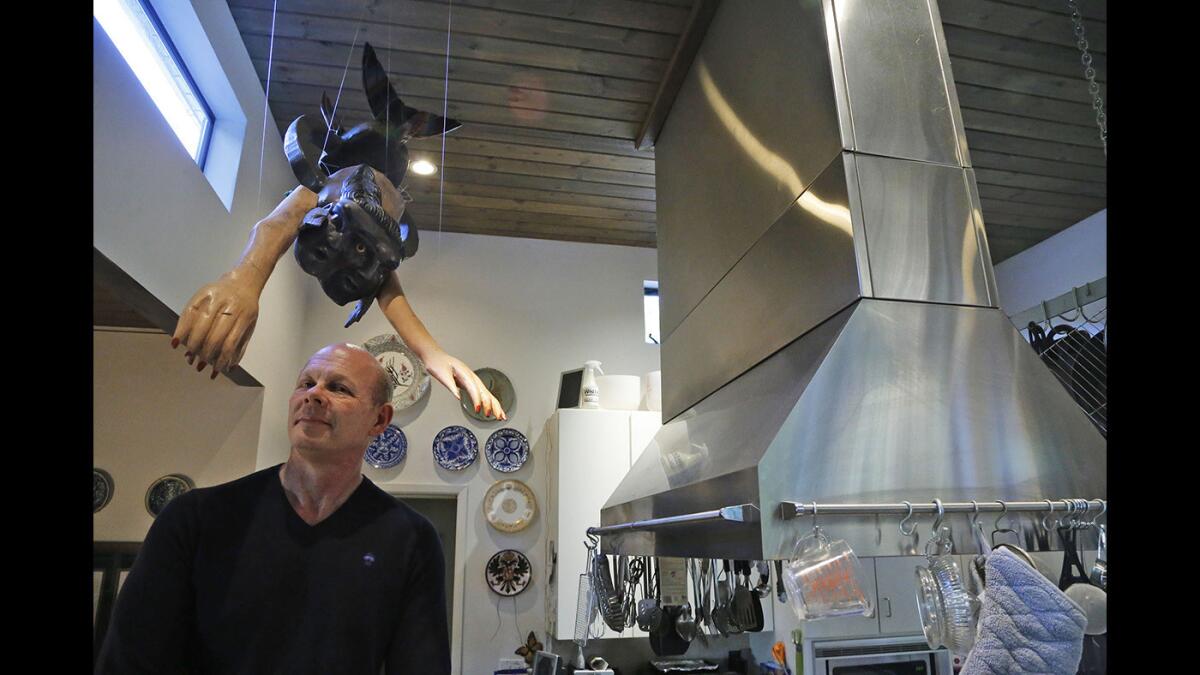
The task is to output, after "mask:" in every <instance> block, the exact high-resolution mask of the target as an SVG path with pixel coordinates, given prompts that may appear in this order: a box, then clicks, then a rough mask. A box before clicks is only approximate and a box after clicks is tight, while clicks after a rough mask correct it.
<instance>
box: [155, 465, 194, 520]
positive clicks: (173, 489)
mask: <svg viewBox="0 0 1200 675" xmlns="http://www.w3.org/2000/svg"><path fill="white" fill-rule="evenodd" d="M194 487H196V484H195V483H193V482H192V479H191V478H188V477H187V476H184V475H183V474H179V473H172V474H168V475H166V476H163V477H162V478H159V479H158V480H156V481H154V482H153V483H151V484H150V489H149V490H146V510H147V511H149V512H150V515H152V516H154V517H155V518H157V517H158V514H160V513H162V510H163V508H164V507H165V506H166V505H167V502H169V501H171V500H172V499H175V498H176V497H178V496H179V495H181V494H183V493H185V492H187V491H188V490H191V489H192V488H194Z"/></svg>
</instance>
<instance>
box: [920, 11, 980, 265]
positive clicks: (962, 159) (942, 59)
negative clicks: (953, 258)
mask: <svg viewBox="0 0 1200 675" xmlns="http://www.w3.org/2000/svg"><path fill="white" fill-rule="evenodd" d="M926 5H927V6H928V7H929V19H930V23H931V24H932V25H933V37H934V40H936V41H937V52H938V61H939V63H940V65H941V68H942V82H944V83H945V85H946V99H947V100H948V101H949V102H950V121H951V122H952V123H953V125H954V137H955V140H956V141H957V145H958V163H959V164H960V165H962V166H964V167H969V166H971V151H970V150H969V149H968V148H967V130H966V126H965V125H964V124H963V119H962V110H961V109H960V108H959V105H958V89H957V88H956V87H955V85H954V72H953V69H952V68H951V67H950V50H949V47H948V46H947V45H946V32H945V30H943V28H942V13H941V10H939V9H938V4H937V1H936V0H927V2H926ZM971 181H972V185H973V184H974V181H975V178H974V176H972V178H971ZM975 203H976V204H978V203H979V202H978V200H976V202H975ZM988 260H991V258H988Z"/></svg>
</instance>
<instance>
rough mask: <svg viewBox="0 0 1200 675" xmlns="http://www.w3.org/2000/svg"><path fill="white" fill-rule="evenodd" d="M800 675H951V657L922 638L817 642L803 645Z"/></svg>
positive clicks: (952, 671) (945, 651)
mask: <svg viewBox="0 0 1200 675" xmlns="http://www.w3.org/2000/svg"><path fill="white" fill-rule="evenodd" d="M806 647H807V648H806V649H805V650H804V651H805V652H807V653H806V654H805V656H806V657H808V658H806V659H805V663H806V666H807V667H805V669H804V675H953V673H954V670H953V668H954V658H953V657H952V656H951V654H950V652H949V651H948V650H946V649H930V648H929V644H928V643H927V642H925V637H924V636H922V635H916V636H913V635H906V636H900V637H885V638H868V639H861V640H836V641H830V640H821V641H813V642H812V643H810V644H808V645H806Z"/></svg>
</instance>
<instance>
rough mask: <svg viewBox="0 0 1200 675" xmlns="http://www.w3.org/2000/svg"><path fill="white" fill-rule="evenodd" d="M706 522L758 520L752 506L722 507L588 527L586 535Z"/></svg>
mask: <svg viewBox="0 0 1200 675" xmlns="http://www.w3.org/2000/svg"><path fill="white" fill-rule="evenodd" d="M706 520H725V521H729V522H734V523H757V522H758V520H759V518H758V507H757V506H755V505H754V504H738V505H737V506H724V507H721V508H719V509H715V510H712V511H702V512H700V513H686V514H683V515H678V516H667V517H664V518H650V519H648V520H635V521H633V522H631V523H619V524H617V525H608V526H605V527H589V528H588V529H587V533H588V534H590V535H605V534H616V533H619V532H627V531H632V530H656V529H659V528H663V527H670V526H672V525H683V524H687V523H700V522H704V521H706Z"/></svg>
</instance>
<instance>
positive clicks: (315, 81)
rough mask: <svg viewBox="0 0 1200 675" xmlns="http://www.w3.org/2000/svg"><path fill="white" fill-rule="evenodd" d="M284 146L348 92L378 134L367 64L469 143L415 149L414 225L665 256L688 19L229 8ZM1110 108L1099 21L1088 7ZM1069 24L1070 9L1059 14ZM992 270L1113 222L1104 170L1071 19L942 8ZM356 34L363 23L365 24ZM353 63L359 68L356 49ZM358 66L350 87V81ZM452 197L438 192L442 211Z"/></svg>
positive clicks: (243, 4)
mask: <svg viewBox="0 0 1200 675" xmlns="http://www.w3.org/2000/svg"><path fill="white" fill-rule="evenodd" d="M228 1H229V6H230V9H231V11H232V13H233V17H234V20H235V21H236V22H237V25H238V28H239V30H240V31H241V34H242V37H243V39H244V40H245V43H246V48H247V50H248V52H249V54H250V57H251V59H252V60H253V62H254V65H255V67H256V69H257V70H258V74H259V77H260V78H261V79H262V80H263V84H264V87H265V86H266V84H267V74H268V59H269V58H271V62H270V108H271V111H272V113H273V115H274V117H275V121H276V123H277V124H278V126H279V129H280V130H281V131H282V130H285V129H286V128H287V127H288V125H289V124H290V123H291V121H292V120H293V119H295V118H296V117H297V116H299V115H302V114H310V115H311V114H315V113H316V110H317V104H318V102H319V101H320V98H321V93H322V92H329V94H330V96H331V97H333V96H334V95H335V94H336V93H337V92H338V90H339V85H340V84H341V82H342V78H343V74H345V78H346V79H345V85H344V86H342V87H341V99H340V101H339V103H338V114H339V117H340V118H341V119H342V120H344V121H345V122H347V123H356V122H358V121H363V120H366V119H368V117H369V115H370V113H369V111H368V110H369V109H368V107H367V103H366V97H365V95H364V94H363V91H362V86H361V74H360V70H359V64H360V63H361V58H362V52H361V45H362V43H363V42H364V41H369V42H371V44H372V46H374V47H375V49H376V52H377V53H378V55H379V58H380V60H381V61H382V62H383V64H384V66H385V68H387V69H388V71H389V72H390V73H391V76H392V79H393V81H394V82H395V83H396V85H397V88H398V90H399V92H400V94H401V96H402V98H403V99H404V101H405V103H407V104H408V105H411V106H414V107H417V108H421V109H425V110H430V111H435V112H440V111H441V110H442V107H443V93H444V92H445V96H446V101H445V105H446V109H447V110H448V115H449V116H450V117H453V118H456V119H458V120H459V121H461V122H462V123H463V127H462V128H461V129H459V130H457V131H455V132H453V133H451V134H449V135H448V136H447V138H446V140H445V159H444V161H443V160H442V158H441V154H442V150H443V147H442V139H441V138H436V139H424V140H414V141H413V142H411V143H410V148H411V150H412V157H413V159H416V158H419V157H422V156H424V157H427V158H428V159H430V160H432V161H433V163H434V164H436V165H438V166H439V167H441V172H440V175H439V174H435V175H434V176H431V177H420V176H416V175H415V174H413V173H411V172H410V174H409V178H408V179H407V180H408V186H407V188H408V191H409V193H410V194H411V195H412V196H413V199H414V201H413V203H412V204H410V205H409V209H410V211H411V212H412V214H413V215H414V216H415V217H416V218H417V223H418V225H419V226H420V227H421V228H422V229H424V230H426V231H428V230H430V229H436V228H437V223H438V214H439V199H440V201H441V207H440V211H441V223H442V224H441V229H442V230H443V231H446V232H472V233H479V234H493V235H507V236H519V237H535V238H548V239H559V240H568V241H584V242H596V243H609V244H624V245H632V246H654V245H655V237H654V231H655V226H654V223H655V220H654V219H655V215H654V209H655V194H654V153H653V149H652V148H651V149H648V150H642V151H639V150H636V149H634V139H635V138H637V136H638V133H639V130H640V129H641V127H642V124H643V122H644V121H645V119H646V117H647V114H648V112H649V109H650V106H651V104H652V103H653V101H654V98H655V95H656V92H657V90H658V87H659V83H660V82H661V81H662V80H663V78H664V77H665V76H666V74H667V70H668V63H669V62H670V59H671V56H672V54H673V52H674V50H675V48H676V45H677V44H678V43H679V42H680V38H681V35H683V33H684V31H685V28H686V26H687V25H688V19H689V15H690V12H691V8H692V7H691V6H692V4H693V3H692V0H659V1H650V0H604V1H603V2H592V1H589V0H454V2H453V11H452V12H451V13H450V16H449V20H450V28H451V30H450V39H449V49H450V62H449V73H448V78H449V85H448V87H445V86H444V78H445V77H446V76H447V73H446V68H447V64H446V59H445V53H446V48H447V38H446V27H447V4H446V3H445V2H443V1H442V0H392V1H388V0H365V2H348V1H345V0H342V1H338V0H279V2H278V8H277V13H276V16H275V19H274V48H273V49H274V52H273V55H272V53H271V49H272V47H271V27H272V7H273V5H274V4H275V2H274V0H228ZM1080 4H1081V5H1082V9H1083V12H1084V16H1085V19H1086V24H1085V25H1086V28H1087V36H1088V39H1089V42H1090V44H1091V50H1092V53H1093V57H1094V59H1095V66H1096V71H1097V80H1098V81H1100V82H1101V94H1102V95H1106V94H1107V90H1106V87H1105V82H1106V77H1105V51H1106V40H1105V33H1106V30H1105V26H1106V16H1107V15H1106V10H1105V3H1104V2H1093V1H1090V0H1081V3H1080ZM1060 5H1061V7H1060ZM939 7H940V9H941V14H942V20H943V23H944V26H945V31H946V41H947V44H948V46H949V50H950V55H951V59H952V67H953V70H954V75H955V79H956V81H957V85H958V96H959V100H960V104H961V107H962V113H963V120H964V123H965V125H966V127H967V141H968V145H969V147H970V148H971V155H972V159H973V161H974V164H975V166H976V169H977V171H976V175H977V179H978V183H979V191H980V198H981V200H982V203H983V211H984V219H985V222H986V224H987V231H988V235H989V236H988V238H989V242H990V245H991V249H992V257H993V260H995V261H997V262H998V261H1000V260H1003V259H1005V258H1007V257H1009V256H1011V255H1013V254H1015V253H1017V252H1019V251H1021V250H1024V249H1025V248H1028V247H1029V246H1032V245H1033V244H1035V243H1037V242H1038V241H1041V240H1043V239H1045V238H1046V237H1048V236H1051V235H1052V234H1054V233H1056V232H1058V231H1060V230H1062V229H1064V228H1066V227H1069V226H1070V225H1072V224H1074V223H1076V222H1078V221H1079V220H1081V219H1082V218H1084V217H1086V216H1088V215H1090V214H1092V213H1094V212H1096V211H1098V210H1100V209H1102V208H1104V206H1105V201H1106V200H1105V195H1106V187H1105V157H1104V154H1103V153H1102V151H1101V149H1100V140H1099V133H1098V131H1097V129H1096V126H1095V117H1094V114H1093V112H1092V108H1091V99H1090V96H1089V95H1088V92H1087V84H1086V82H1085V81H1084V79H1083V76H1082V66H1081V65H1080V61H1079V52H1078V51H1077V49H1076V47H1075V44H1074V38H1073V34H1072V30H1071V21H1070V18H1069V15H1068V13H1067V10H1066V9H1065V2H1058V1H1056V0H1003V1H1000V0H939ZM360 16H361V21H360ZM352 44H354V45H356V46H355V47H354V49H353V50H352V49H351V45H352ZM347 63H349V69H348V70H347ZM439 190H441V191H442V193H441V194H440V195H439Z"/></svg>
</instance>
